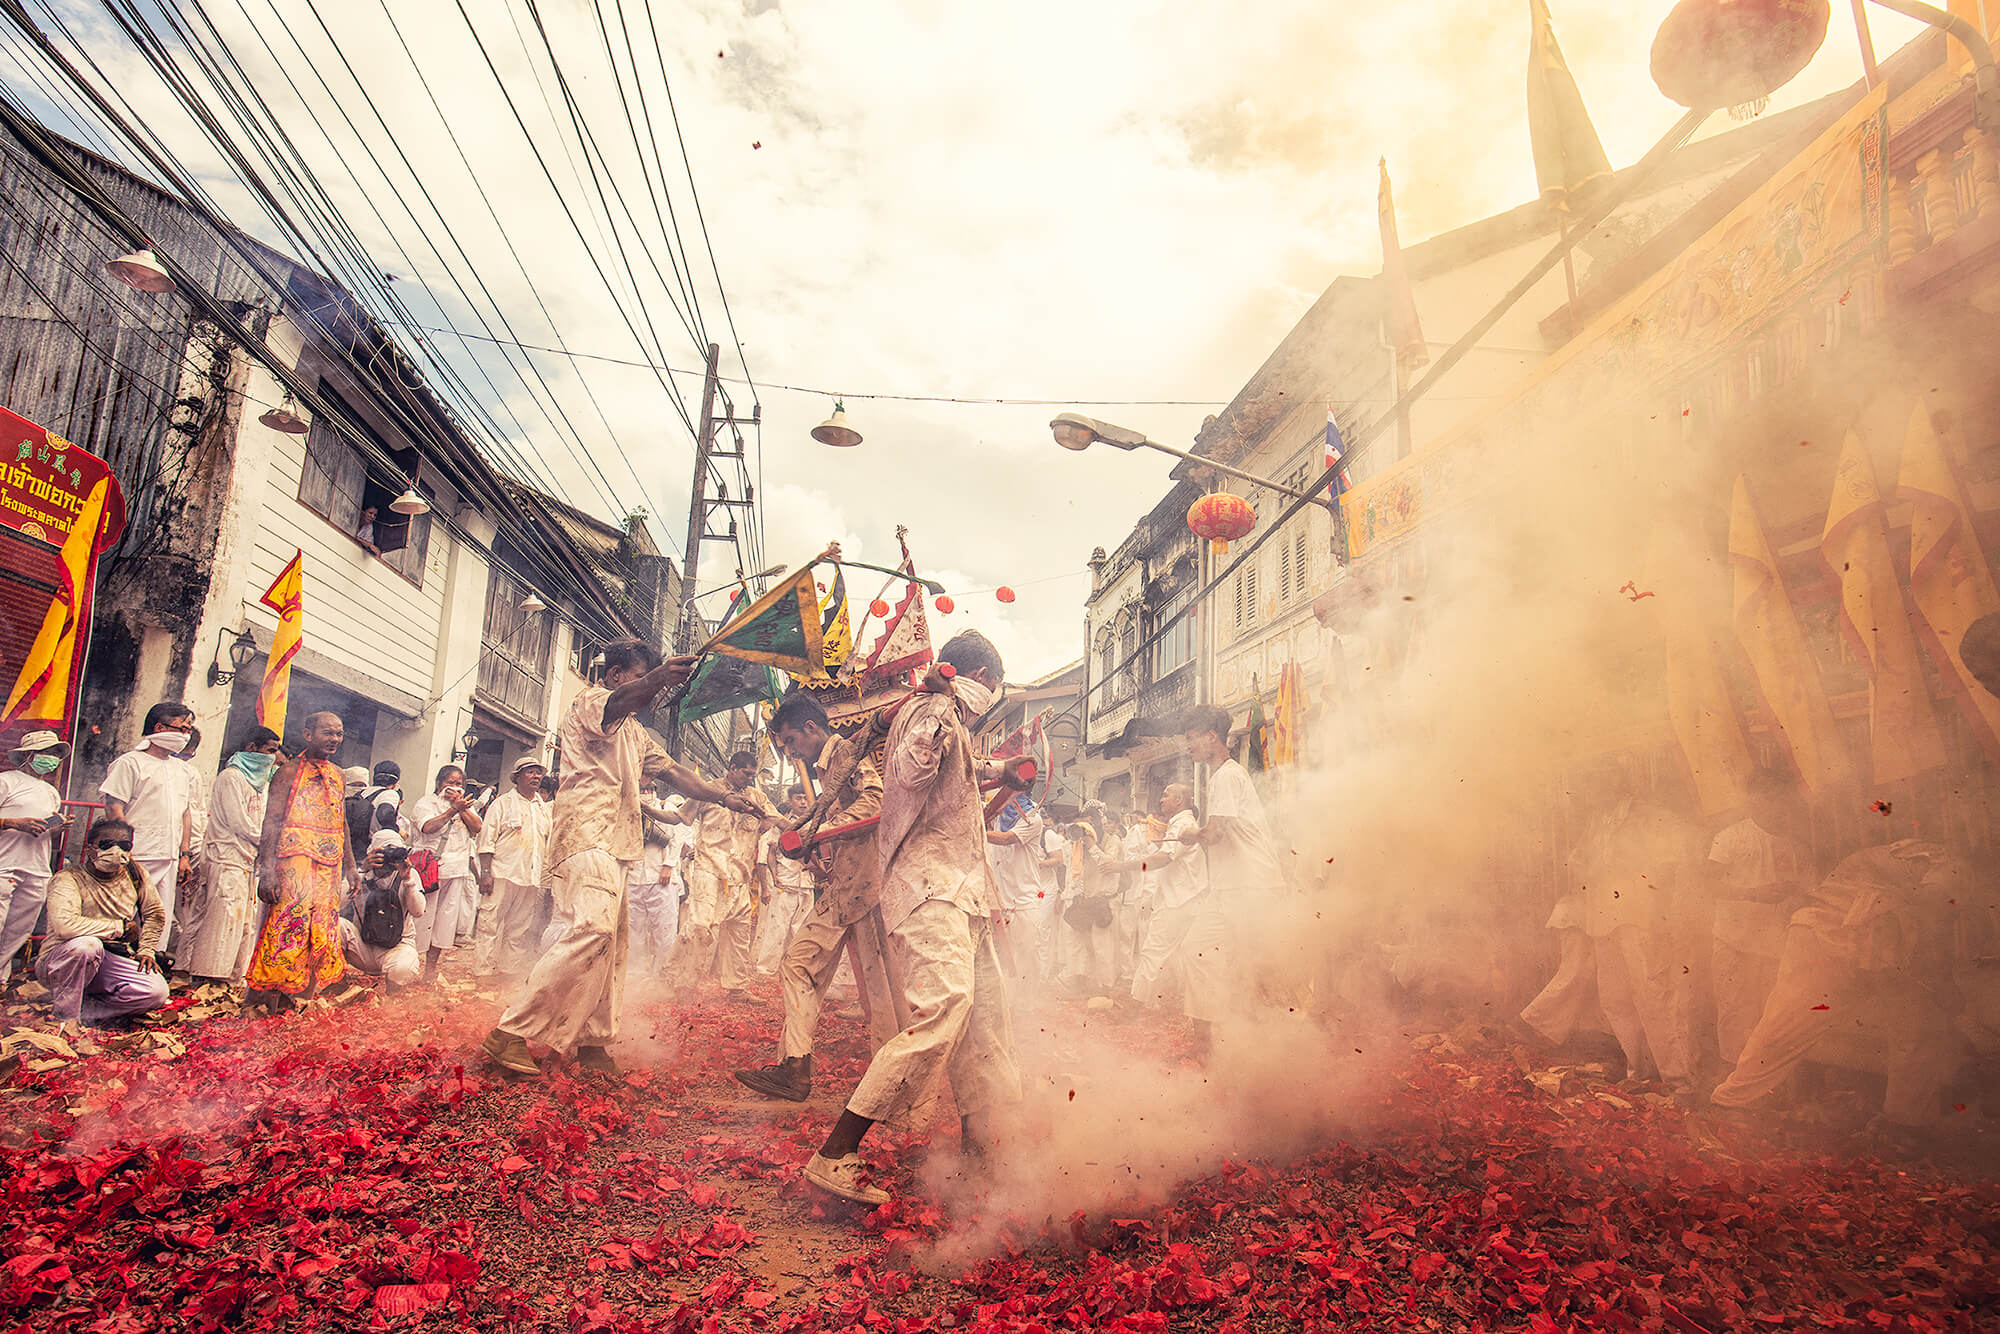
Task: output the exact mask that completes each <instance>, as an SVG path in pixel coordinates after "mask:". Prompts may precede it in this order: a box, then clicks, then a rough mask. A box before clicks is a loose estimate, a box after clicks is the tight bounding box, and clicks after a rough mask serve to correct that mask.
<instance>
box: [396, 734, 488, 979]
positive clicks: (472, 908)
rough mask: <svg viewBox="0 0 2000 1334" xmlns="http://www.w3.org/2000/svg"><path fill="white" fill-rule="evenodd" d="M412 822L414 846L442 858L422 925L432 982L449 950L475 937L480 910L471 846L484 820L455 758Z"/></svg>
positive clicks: (419, 931) (420, 935)
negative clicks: (473, 932) (470, 795)
mask: <svg viewBox="0 0 2000 1334" xmlns="http://www.w3.org/2000/svg"><path fill="white" fill-rule="evenodd" d="M410 822H411V823H412V824H413V825H415V826H416V838H415V839H414V840H413V844H412V851H422V852H428V853H430V854H431V856H433V857H435V858H437V864H438V883H437V889H436V890H435V891H433V892H431V893H430V894H429V896H428V897H429V900H430V901H429V902H428V903H427V904H425V906H424V916H423V918H422V925H421V926H419V927H418V929H417V935H418V939H419V940H420V942H421V944H420V945H419V946H418V950H419V952H420V953H422V954H423V955H424V981H426V982H430V981H433V980H435V979H436V977H437V971H438V964H439V962H440V961H442V960H443V958H444V954H445V951H447V950H450V949H454V948H456V947H457V946H458V945H459V944H460V943H470V942H471V940H472V928H473V925H474V922H475V920H476V914H477V912H478V902H479V900H478V891H477V883H478V882H477V881H476V880H475V879H474V877H473V872H472V852H473V841H474V840H475V839H476V838H478V836H479V831H480V829H481V828H482V827H483V826H482V825H481V822H480V819H479V817H478V816H477V815H475V814H473V812H472V802H471V800H470V799H469V798H468V797H467V796H466V795H465V770H463V769H461V768H459V767H458V766H457V765H455V764H447V765H445V766H444V767H443V768H441V769H439V770H438V771H437V784H436V787H435V789H434V790H433V791H432V792H431V793H430V795H429V796H426V797H424V798H422V799H421V800H419V801H418V802H417V804H416V806H415V808H414V809H412V810H411V811H410Z"/></svg>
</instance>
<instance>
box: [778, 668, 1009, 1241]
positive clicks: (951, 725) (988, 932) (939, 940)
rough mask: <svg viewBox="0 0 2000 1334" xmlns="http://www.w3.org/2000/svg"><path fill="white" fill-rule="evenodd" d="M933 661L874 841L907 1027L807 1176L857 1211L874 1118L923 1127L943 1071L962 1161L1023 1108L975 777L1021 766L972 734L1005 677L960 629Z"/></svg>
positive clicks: (873, 1196) (911, 710)
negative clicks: (999, 1120) (986, 751)
mask: <svg viewBox="0 0 2000 1334" xmlns="http://www.w3.org/2000/svg"><path fill="white" fill-rule="evenodd" d="M938 661H939V662H940V663H942V664H944V665H946V666H948V667H950V668H952V669H954V671H955V672H956V675H954V676H951V677H946V676H945V675H944V674H943V673H942V672H941V671H933V672H932V673H931V674H930V676H928V677H927V678H926V680H925V689H924V691H923V692H921V693H919V694H917V695H916V696H915V697H913V698H912V699H910V700H909V702H908V703H906V704H904V705H903V706H902V707H901V708H900V709H899V710H898V711H897V713H896V717H895V720H894V722H893V723H892V724H891V725H890V729H889V739H888V748H887V752H886V755H885V759H884V763H883V771H882V785H883V787H882V820H881V823H880V824H879V825H878V826H876V835H875V848H876V855H877V857H878V859H879V865H880V877H881V881H880V891H879V893H880V903H881V911H882V925H883V926H884V927H885V928H887V930H888V933H889V954H890V959H891V962H892V965H893V970H892V971H893V973H894V975H895V976H896V977H897V978H898V979H899V980H900V983H901V986H902V991H903V1001H904V1004H905V1007H906V1009H907V1012H908V1013H909V1015H910V1023H909V1024H908V1025H907V1026H906V1027H904V1028H903V1029H902V1030H900V1031H899V1032H898V1033H897V1034H896V1035H895V1036H894V1037H892V1038H891V1039H889V1041H888V1042H886V1043H884V1044H883V1045H882V1046H881V1048H880V1049H878V1050H877V1051H876V1053H875V1058H874V1059H873V1060H872V1061H870V1062H869V1064H868V1071H867V1073H866V1074H864V1075H862V1077H861V1083H860V1085H859V1086H858V1087H857V1088H856V1089H855V1090H854V1093H853V1095H852V1096H851V1097H850V1098H848V1100H847V1107H846V1109H845V1110H844V1111H842V1112H841V1114H840V1119H839V1120H838V1121H837V1122H835V1123H834V1127H833V1130H832V1131H831V1133H829V1134H828V1135H827V1137H826V1142H825V1143H824V1144H822V1145H821V1146H820V1149H819V1152H818V1153H816V1154H814V1155H813V1156H812V1157H811V1158H810V1159H808V1160H807V1162H806V1165H805V1167H804V1169H803V1175H804V1176H805V1179H806V1180H807V1181H809V1182H811V1183H812V1184H813V1185H815V1186H817V1187H819V1188H820V1189H821V1190H824V1191H826V1192H827V1193H829V1194H832V1195H837V1196H839V1197H841V1198H842V1199H847V1200H853V1201H855V1202H856V1203H859V1204H868V1205H876V1204H881V1203H884V1202H885V1201H886V1200H887V1199H888V1198H889V1197H888V1195H887V1193H885V1192H884V1191H882V1190H880V1189H878V1188H877V1187H875V1186H872V1185H868V1184H866V1183H864V1182H863V1181H862V1180H861V1156H860V1153H859V1152H858V1150H859V1149H860V1146H861V1139H862V1136H864V1135H866V1134H867V1133H868V1131H869V1129H870V1128H871V1127H873V1126H874V1125H875V1123H876V1122H878V1121H889V1122H891V1123H892V1124H893V1125H895V1126H897V1127H898V1128H902V1127H906V1126H907V1127H911V1128H914V1127H916V1126H918V1125H921V1124H923V1123H924V1122H925V1121H926V1120H928V1117H929V1112H930V1110H931V1108H932V1106H933V1105H934V1103H935V1100H936V1098H937V1094H938V1086H939V1084H940V1082H941V1081H942V1080H943V1079H944V1078H946V1077H947V1076H949V1078H950V1079H951V1091H952V1097H953V1099H954V1100H955V1101H956V1102H957V1104H958V1110H959V1120H960V1127H961V1132H962V1135H961V1144H962V1145H963V1147H964V1149H965V1150H966V1151H967V1152H968V1153H972V1152H976V1151H978V1150H980V1149H983V1148H984V1147H985V1145H986V1144H987V1143H988V1142H989V1140H990V1136H991V1134H992V1132H993V1130H994V1129H995V1126H994V1124H993V1122H994V1119H995V1118H996V1117H997V1116H998V1115H1000V1114H1002V1113H1004V1112H1005V1111H1006V1109H1008V1108H1009V1107H1011V1106H1012V1105H1014V1104H1016V1103H1018V1102H1019V1101H1020V1100H1021V1074H1020V1070H1019V1068H1018V1067H1017V1066H1016V1064H1015V1061H1014V1035H1013V1027H1012V1023H1013V1021H1012V1019H1011V1017H1010V1015H1009V1012H1008V1004H1007V983H1006V979H1005V977H1004V976H1003V974H1002V972H1001V968H1000V956H999V953H998V951H997V950H996V948H995V945H994V940H993V919H994V917H995V916H996V915H997V914H998V912H999V910H1000V901H999V895H998V892H997V891H996V889H995V887H994V884H993V877H992V873H991V871H990V870H989V869H988V867H987V864H986V814H985V803H984V801H983V800H982V798H981V797H980V792H979V785H980V780H981V779H982V778H985V777H994V778H1001V779H1003V780H1004V781H1007V782H1008V783H1010V785H1012V786H1016V787H1026V786H1027V783H1026V780H1025V779H1024V777H1023V776H1022V771H1021V768H1020V763H1019V761H999V760H982V759H980V758H979V756H978V754H977V752H976V751H975V749H974V747H973V743H972V735H971V733H970V731H969V730H968V728H969V727H970V726H971V725H972V724H974V723H975V722H976V721H977V720H978V719H980V718H981V717H982V716H983V715H984V714H985V713H986V711H987V710H988V709H989V708H990V707H991V706H992V704H993V701H994V697H995V695H996V694H997V692H998V691H999V690H1000V686H1001V683H1002V681H1003V680H1004V679H1005V677H1004V675H1003V668H1002V665H1001V661H1000V654H999V651H998V650H997V649H995V648H994V647H993V645H992V644H991V643H990V642H988V641H987V639H986V637H985V636H983V635H981V634H979V633H978V632H977V631H971V630H968V631H966V632H965V633H963V634H960V635H958V636H956V637H955V638H953V639H952V641H951V642H950V643H948V644H946V645H945V646H944V649H943V650H942V651H941V652H940V653H939V654H938Z"/></svg>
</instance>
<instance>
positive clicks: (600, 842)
mask: <svg viewBox="0 0 2000 1334" xmlns="http://www.w3.org/2000/svg"><path fill="white" fill-rule="evenodd" d="M610 698H611V692H610V691H609V690H606V689H605V688H604V687H603V686H591V687H590V688H589V689H587V690H585V691H584V692H583V693H582V694H580V695H578V696H577V697H576V703H574V704H572V705H570V710H569V716H568V717H566V718H564V719H563V723H562V728H561V730H560V731H558V732H557V733H556V740H557V742H558V743H559V744H560V745H561V747H562V765H563V777H562V786H561V787H560V788H559V789H557V791H556V800H555V810H554V812H553V813H552V818H551V821H550V834H549V854H548V860H547V862H546V863H545V864H546V865H547V866H548V867H549V868H550V869H551V870H553V869H554V868H556V867H559V866H561V865H562V864H563V863H564V862H565V861H567V860H568V859H569V858H571V857H574V856H575V855H576V854H577V853H579V852H589V851H592V850H595V851H599V852H606V853H609V854H610V855H611V856H613V857H615V858H616V859H618V860H619V861H621V862H629V861H633V860H636V859H637V858H638V856H639V854H640V853H641V852H644V851H645V848H646V834H645V826H644V823H643V817H642V816H641V815H640V814H639V786H640V783H641V781H642V779H643V770H644V768H645V763H646V760H647V759H648V757H650V756H658V757H659V758H661V759H665V758H666V752H665V751H663V750H661V749H660V747H659V745H658V744H657V743H655V742H654V740H653V738H652V737H650V736H648V735H647V734H646V729H645V728H644V727H641V726H640V725H639V720H638V719H637V718H626V719H624V720H622V721H621V722H620V723H619V724H618V725H617V726H616V727H614V728H612V729H610V730H609V731H606V730H605V727H604V704H605V701H606V700H608V699H610Z"/></svg>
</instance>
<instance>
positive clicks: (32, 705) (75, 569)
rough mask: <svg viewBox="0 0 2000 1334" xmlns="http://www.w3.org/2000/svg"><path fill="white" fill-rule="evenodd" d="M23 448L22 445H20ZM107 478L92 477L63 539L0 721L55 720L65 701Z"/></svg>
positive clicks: (108, 481)
mask: <svg viewBox="0 0 2000 1334" xmlns="http://www.w3.org/2000/svg"><path fill="white" fill-rule="evenodd" d="M22 448H23V449H25V448H27V446H25V445H23V446H22ZM111 485H112V483H111V479H110V478H109V476H106V477H101V478H99V479H98V482H97V485H96V486H94V487H92V488H91V489H90V495H89V497H88V498H87V499H86V500H85V501H84V502H83V508H82V509H81V510H79V511H78V512H77V516H76V521H75V522H74V523H72V524H71V525H70V529H69V536H68V537H65V538H64V539H63V544H62V550H61V553H60V554H61V560H62V577H63V586H62V587H61V588H59V589H57V590H56V595H55V598H54V600H53V601H51V602H50V603H49V609H48V611H47V612H46V613H45V614H44V615H43V616H42V628H41V630H40V631H39V632H38V633H37V634H36V635H35V642H34V643H33V644H31V645H30V646H29V648H28V655H27V657H25V658H23V659H22V660H21V670H20V673H19V674H18V675H17V676H16V677H15V678H14V686H13V689H11V690H9V691H8V692H7V708H6V710H5V713H4V716H0V723H12V722H16V721H22V720H27V719H35V720H37V721H40V720H44V719H57V718H61V717H62V716H63V710H64V708H65V707H66V705H67V703H68V700H69V679H70V667H71V664H72V663H74V662H75V660H76V632H77V629H78V625H77V614H76V612H77V607H78V606H79V605H81V603H80V599H81V598H82V596H83V586H84V582H85V580H86V579H87V578H88V576H89V572H90V564H91V560H92V558H93V556H94V555H95V553H96V549H97V530H98V528H99V527H100V526H101V524H102V523H103V519H104V497H105V492H106V488H108V487H109V486H111Z"/></svg>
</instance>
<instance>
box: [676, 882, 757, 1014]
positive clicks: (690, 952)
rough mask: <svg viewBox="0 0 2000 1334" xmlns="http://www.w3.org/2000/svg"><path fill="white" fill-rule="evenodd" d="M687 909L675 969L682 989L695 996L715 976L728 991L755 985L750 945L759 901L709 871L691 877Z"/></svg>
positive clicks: (677, 941) (677, 942) (682, 916)
mask: <svg viewBox="0 0 2000 1334" xmlns="http://www.w3.org/2000/svg"><path fill="white" fill-rule="evenodd" d="M686 878H687V887H688V896H687V906H686V907H685V909H683V910H682V912H681V922H680V935H679V938H678V939H677V940H676V941H675V942H674V959H673V964H672V966H671V968H670V970H669V971H670V973H671V975H672V977H673V983H674V986H675V988H676V989H678V990H682V991H691V990H693V989H694V987H695V984H696V983H698V982H700V981H701V980H702V979H703V978H704V977H707V976H708V975H709V973H710V972H711V971H713V972H714V974H715V976H716V978H717V980H719V981H720V982H721V983H722V985H723V987H724V988H725V989H727V990H730V991H737V990H740V989H741V988H742V987H743V985H744V984H745V983H747V982H748V981H749V980H750V941H751V934H752V932H753V931H754V930H755V929H756V922H757V899H756V896H755V895H753V894H751V893H750V891H749V888H748V887H747V886H742V887H739V886H736V885H731V884H728V883H726V882H724V881H723V880H722V879H721V878H720V877H718V876H715V875H711V874H709V873H708V872H705V871H695V870H691V871H689V872H688V873H687V876H686Z"/></svg>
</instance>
